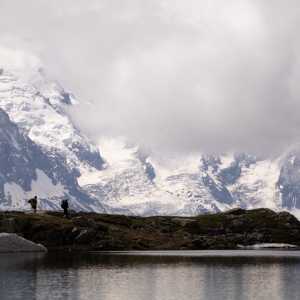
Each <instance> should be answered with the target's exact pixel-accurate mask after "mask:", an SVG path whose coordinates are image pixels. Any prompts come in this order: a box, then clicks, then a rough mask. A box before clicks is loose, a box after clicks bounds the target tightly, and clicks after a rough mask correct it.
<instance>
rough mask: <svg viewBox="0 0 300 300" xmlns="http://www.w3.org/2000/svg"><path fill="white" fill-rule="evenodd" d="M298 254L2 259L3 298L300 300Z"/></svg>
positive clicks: (22, 256)
mask: <svg viewBox="0 0 300 300" xmlns="http://www.w3.org/2000/svg"><path fill="white" fill-rule="evenodd" d="M299 279H300V252H298V251H294V252H290V251H275V252H274V251H273V252H272V251H205V252H204V251H192V252H189V251H181V252H147V253H142V254H141V253H140V252H127V253H89V254H86V253H85V254H71V253H67V254H66V253H65V254H62V253H56V254H39V255H38V254H17V255H16V254H4V255H3V254H1V255H0V299H1V300H5V299H25V300H26V299H72V300H73V299H75V300H76V299H88V300H93V299H101V300H118V299H125V300H126V299H130V300H141V299H143V300H150V299H151V300H156V299H157V300H177V299H178V300H179V299H180V300H182V299H189V300H196V299H197V300H201V299H205V300H206V299H208V300H209V299H212V300H213V299H230V300H234V299H271V298H272V300H277V299H300V289H298V283H299Z"/></svg>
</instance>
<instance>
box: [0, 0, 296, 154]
mask: <svg viewBox="0 0 300 300" xmlns="http://www.w3.org/2000/svg"><path fill="white" fill-rule="evenodd" d="M299 23H300V4H299V1H296V0H289V1H282V0H280V1H279V0H278V1H277V0H249V1H246V0H227V1H224V0H218V1H217V0H184V1H183V0H160V1H159V0H149V1H148V0H147V1H141V0H107V1H106V0H97V1H96V0H88V1H87V0H59V1H58V0H51V1H49V0H47V1H45V0H34V1H33V0H26V1H20V0H18V1H17V0H0V47H2V51H3V48H9V49H16V50H17V51H18V53H19V54H18V59H20V60H22V59H23V58H24V57H26V56H27V54H23V55H20V51H23V52H25V53H32V54H33V55H34V56H37V57H39V59H40V60H41V61H42V64H43V66H44V67H45V69H46V71H47V72H48V73H49V74H51V76H53V77H54V78H56V79H57V80H59V81H60V82H62V83H63V85H64V86H66V87H67V89H69V90H70V91H72V92H73V93H74V94H75V95H76V96H77V97H78V98H79V100H80V101H81V103H82V104H81V105H80V106H78V107H77V109H76V110H75V111H72V114H73V116H74V118H75V119H76V121H77V122H78V124H79V125H80V126H82V127H83V128H84V130H86V132H88V133H89V134H90V135H91V136H92V137H94V138H95V139H97V138H98V137H99V136H102V135H124V136H127V137H128V138H129V139H131V140H133V141H137V142H138V143H140V144H143V145H145V146H147V147H150V148H152V149H153V150H155V151H167V152H168V151H175V152H182V153H187V152H195V151H207V152H225V151H231V150H234V151H250V152H255V153H274V152H277V151H281V150H282V149H284V148H285V147H287V146H288V145H289V144H291V143H293V142H295V141H299V136H300V110H299V108H300V98H299V96H300V84H299V80H300V43H299V42H300V35H299V32H298V31H299V28H300V26H299V25H300V24H299ZM2 53H3V52H2ZM0 54H1V52H0ZM3 57H5V56H4V55H2V61H3ZM20 57H21V58H20ZM0 62H1V58H0ZM87 102H89V103H90V104H87Z"/></svg>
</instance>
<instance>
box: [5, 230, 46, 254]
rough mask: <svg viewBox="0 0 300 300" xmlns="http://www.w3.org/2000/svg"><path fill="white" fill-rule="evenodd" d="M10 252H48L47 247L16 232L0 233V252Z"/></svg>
mask: <svg viewBox="0 0 300 300" xmlns="http://www.w3.org/2000/svg"><path fill="white" fill-rule="evenodd" d="M8 252H47V248H46V247H44V246H43V245H41V244H36V243H33V242H31V241H29V240H26V239H24V238H22V237H20V236H18V235H17V234H14V233H0V253H8Z"/></svg>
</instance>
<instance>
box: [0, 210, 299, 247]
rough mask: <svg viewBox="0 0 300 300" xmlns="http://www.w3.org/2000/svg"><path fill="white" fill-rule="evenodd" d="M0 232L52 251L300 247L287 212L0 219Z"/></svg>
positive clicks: (55, 214) (18, 215)
mask: <svg viewBox="0 0 300 300" xmlns="http://www.w3.org/2000/svg"><path fill="white" fill-rule="evenodd" d="M0 232H13V233H17V234H18V235H20V236H23V237H24V238H26V239H29V240H31V241H33V242H36V243H41V244H43V245H45V246H46V247H47V248H48V249H49V250H50V251H51V250H57V249H73V250H76V249H78V250H178V249H185V250H187V249H191V250H195V249H236V248H237V247H238V246H239V245H253V244H259V243H285V244H293V245H298V246H300V222H299V221H298V220H297V219H296V218H295V217H294V216H293V215H291V214H289V213H287V212H280V213H276V212H274V211H272V210H269V209H255V210H248V211H247V210H243V209H234V210H231V211H227V212H225V213H218V214H207V215H201V216H197V217H147V218H142V217H134V216H131V217H129V216H123V215H104V214H96V213H74V214H72V218H71V219H65V218H63V215H62V213H60V212H44V213H40V214H30V213H21V212H3V213H0Z"/></svg>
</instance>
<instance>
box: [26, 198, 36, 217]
mask: <svg viewBox="0 0 300 300" xmlns="http://www.w3.org/2000/svg"><path fill="white" fill-rule="evenodd" d="M28 203H30V205H31V208H32V209H33V212H34V213H36V207H37V196H34V197H33V198H31V199H29V200H28Z"/></svg>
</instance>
